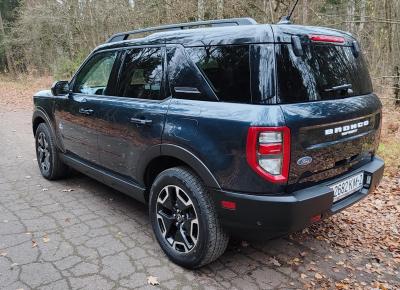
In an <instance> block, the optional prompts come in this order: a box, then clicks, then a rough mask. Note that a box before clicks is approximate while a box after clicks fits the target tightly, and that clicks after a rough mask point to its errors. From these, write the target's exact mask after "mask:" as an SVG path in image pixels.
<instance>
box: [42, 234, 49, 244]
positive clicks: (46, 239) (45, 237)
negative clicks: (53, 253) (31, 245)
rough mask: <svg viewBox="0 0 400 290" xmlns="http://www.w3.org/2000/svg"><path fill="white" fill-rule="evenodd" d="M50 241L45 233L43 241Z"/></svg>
mask: <svg viewBox="0 0 400 290" xmlns="http://www.w3.org/2000/svg"><path fill="white" fill-rule="evenodd" d="M49 241H50V238H49V237H48V236H47V235H44V236H43V243H48V242H49Z"/></svg>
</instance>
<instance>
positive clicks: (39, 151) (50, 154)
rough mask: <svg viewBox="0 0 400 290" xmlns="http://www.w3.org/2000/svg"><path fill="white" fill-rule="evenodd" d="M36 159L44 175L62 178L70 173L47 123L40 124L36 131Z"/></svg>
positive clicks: (47, 177)
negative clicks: (59, 154)
mask: <svg viewBox="0 0 400 290" xmlns="http://www.w3.org/2000/svg"><path fill="white" fill-rule="evenodd" d="M35 140H36V142H35V144H36V159H37V162H38V165H39V169H40V172H41V173H42V175H43V177H44V178H46V179H49V180H55V179H60V178H62V177H65V176H66V175H67V174H68V167H67V166H66V165H65V164H64V163H63V162H62V161H61V160H60V157H59V156H58V152H57V148H56V146H55V142H54V138H53V135H52V134H51V131H50V128H49V127H48V125H47V124H46V123H41V124H39V126H38V128H37V129H36V133H35Z"/></svg>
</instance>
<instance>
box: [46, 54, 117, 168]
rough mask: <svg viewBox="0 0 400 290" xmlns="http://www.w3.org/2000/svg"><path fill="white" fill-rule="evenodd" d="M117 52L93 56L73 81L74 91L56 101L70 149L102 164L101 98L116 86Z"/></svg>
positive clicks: (59, 123) (64, 142) (65, 143)
mask: <svg viewBox="0 0 400 290" xmlns="http://www.w3.org/2000/svg"><path fill="white" fill-rule="evenodd" d="M117 54H118V52H115V51H112V52H101V53H97V54H94V55H93V56H92V57H90V59H89V60H88V61H87V62H86V63H85V64H84V66H83V67H82V69H80V71H79V72H78V73H77V75H76V77H75V78H74V79H73V81H72V82H71V86H72V91H71V92H70V93H69V95H68V96H67V97H65V98H60V99H59V100H57V102H56V105H55V113H54V114H55V119H56V126H57V130H58V132H59V134H60V136H61V140H62V145H63V147H64V149H65V151H66V153H67V154H68V155H72V156H75V157H78V158H80V159H83V160H85V161H88V162H90V163H94V164H99V154H98V143H97V142H98V140H97V139H98V131H99V128H101V124H99V123H98V122H97V117H98V112H97V110H98V108H99V106H98V99H99V97H103V96H105V95H107V94H108V93H109V91H110V88H111V87H112V84H113V81H112V77H111V76H112V75H113V73H112V72H113V69H114V70H115V69H116V68H115V60H116V59H117Z"/></svg>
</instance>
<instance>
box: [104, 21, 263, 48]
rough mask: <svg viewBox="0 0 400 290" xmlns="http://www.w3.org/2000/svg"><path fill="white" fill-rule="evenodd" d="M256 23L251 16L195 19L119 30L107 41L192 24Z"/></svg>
mask: <svg viewBox="0 0 400 290" xmlns="http://www.w3.org/2000/svg"><path fill="white" fill-rule="evenodd" d="M253 24H257V21H255V20H254V19H253V18H229V19H218V20H205V21H196V22H187V23H180V24H168V25H161V26H157V27H149V28H142V29H137V30H132V31H126V32H120V33H117V34H114V35H113V36H111V37H110V38H109V39H108V40H107V42H108V43H109V42H117V41H122V40H127V39H128V37H129V36H130V35H133V34H139V33H144V32H152V31H163V30H179V29H185V28H190V27H193V26H202V25H212V26H235V25H253Z"/></svg>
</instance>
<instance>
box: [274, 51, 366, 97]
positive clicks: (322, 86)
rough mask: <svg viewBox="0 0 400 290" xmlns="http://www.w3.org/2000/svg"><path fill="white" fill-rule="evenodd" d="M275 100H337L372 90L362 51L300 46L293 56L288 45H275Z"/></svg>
mask: <svg viewBox="0 0 400 290" xmlns="http://www.w3.org/2000/svg"><path fill="white" fill-rule="evenodd" d="M276 48H277V50H276V51H277V74H278V97H277V102H278V103H280V104H284V103H299V102H308V101H319V100H332V99H341V98H346V97H351V96H358V95H365V94H369V93H371V92H372V84H371V79H370V77H369V73H368V68H367V65H366V63H365V61H364V58H363V56H362V54H359V56H358V57H355V56H354V54H353V50H352V47H349V46H339V45H336V46H335V45H317V44H305V45H303V51H304V54H303V56H296V55H295V54H294V52H293V50H292V46H291V45H290V44H279V45H277V47H276Z"/></svg>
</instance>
